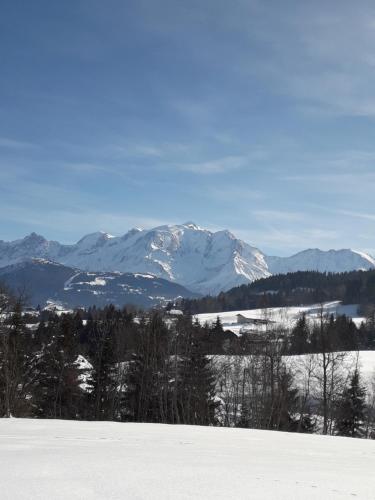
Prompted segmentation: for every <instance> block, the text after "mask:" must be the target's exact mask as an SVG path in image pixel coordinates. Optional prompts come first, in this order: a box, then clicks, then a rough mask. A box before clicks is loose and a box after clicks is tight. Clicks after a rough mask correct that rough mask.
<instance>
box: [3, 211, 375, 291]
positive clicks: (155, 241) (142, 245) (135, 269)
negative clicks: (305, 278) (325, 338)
mask: <svg viewBox="0 0 375 500" xmlns="http://www.w3.org/2000/svg"><path fill="white" fill-rule="evenodd" d="M28 258H45V259H47V260H51V261H55V262H58V263H60V264H64V265H66V266H68V267H74V268H78V269H81V270H82V271H93V272H129V273H150V274H153V275H155V276H158V277H160V278H163V279H166V280H168V281H171V282H174V283H179V284H181V285H183V286H184V287H186V288H187V289H189V290H192V291H193V292H196V293H200V294H212V295H214V294H217V293H219V292H221V291H225V290H229V289H230V288H233V287H235V286H238V285H241V284H246V283H251V282H252V281H255V280H257V279H260V278H265V277H267V276H271V275H273V274H284V273H287V272H295V271H303V270H317V271H320V272H325V271H327V272H344V271H351V270H357V269H358V270H359V269H363V270H367V269H373V268H375V259H374V258H373V257H371V256H370V255H368V254H365V253H364V252H360V251H355V250H350V249H342V250H328V251H323V250H319V249H307V250H303V251H302V252H298V253H296V254H294V255H292V256H290V257H276V256H267V255H266V254H265V253H263V252H262V251H261V250H259V249H258V248H257V247H255V246H252V245H250V244H248V243H246V242H245V241H243V240H241V239H239V238H236V236H235V235H234V234H233V233H231V232H230V231H228V230H220V231H216V232H213V231H210V230H208V229H204V228H202V227H200V226H198V225H197V224H195V223H194V222H191V221H188V222H186V223H184V224H179V225H178V224H176V225H161V226H158V227H155V228H151V229H139V228H133V229H131V230H129V231H128V232H127V233H125V234H124V235H122V236H112V235H110V234H108V233H105V232H102V231H98V232H95V233H90V234H87V235H85V236H83V237H82V238H81V239H80V240H79V241H77V243H74V244H71V245H67V244H61V243H59V242H57V241H53V240H51V241H49V240H47V239H46V238H44V237H43V236H41V235H38V234H36V233H31V234H30V235H27V236H26V237H25V238H23V239H18V240H15V241H11V242H5V241H0V267H5V266H8V265H11V264H14V263H17V262H22V261H23V260H26V259H28Z"/></svg>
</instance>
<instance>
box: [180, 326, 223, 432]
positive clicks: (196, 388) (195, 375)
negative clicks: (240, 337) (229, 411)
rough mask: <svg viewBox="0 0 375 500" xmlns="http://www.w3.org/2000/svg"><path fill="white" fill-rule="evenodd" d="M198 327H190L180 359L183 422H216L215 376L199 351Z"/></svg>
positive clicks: (210, 365)
mask: <svg viewBox="0 0 375 500" xmlns="http://www.w3.org/2000/svg"><path fill="white" fill-rule="evenodd" d="M199 333H200V328H196V327H194V329H193V332H192V335H191V338H190V345H189V351H188V352H187V353H186V355H184V356H183V358H182V361H181V380H182V391H181V394H180V397H181V406H182V408H183V412H182V414H183V420H184V423H185V424H192V425H211V424H214V423H215V422H216V417H215V412H216V409H217V407H218V402H217V401H216V391H215V375H214V372H213V369H212V364H211V360H210V358H209V357H208V356H206V355H205V354H204V353H203V352H202V348H201V344H200V342H199Z"/></svg>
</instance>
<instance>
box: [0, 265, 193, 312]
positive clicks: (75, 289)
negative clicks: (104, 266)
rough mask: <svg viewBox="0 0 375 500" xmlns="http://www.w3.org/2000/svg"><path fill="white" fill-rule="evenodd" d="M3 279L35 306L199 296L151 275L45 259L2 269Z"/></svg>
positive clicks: (145, 302)
mask: <svg viewBox="0 0 375 500" xmlns="http://www.w3.org/2000/svg"><path fill="white" fill-rule="evenodd" d="M0 281H1V282H2V283H4V284H5V285H7V286H8V287H9V288H11V289H12V290H13V291H16V292H18V291H20V292H22V293H24V294H25V295H26V297H27V299H29V300H30V301H31V303H32V305H34V306H36V305H38V304H40V305H44V304H45V303H46V302H47V301H48V300H51V301H54V302H60V303H62V304H64V305H66V306H68V307H87V306H93V305H96V306H100V307H103V306H105V305H108V304H114V305H116V306H119V307H121V306H124V305H126V304H133V305H136V306H141V307H151V306H155V305H159V304H165V303H166V302H168V301H170V300H173V299H176V298H177V297H186V298H188V297H197V296H198V295H197V294H195V293H193V292H190V291H189V290H187V289H186V288H184V287H183V286H181V285H178V284H177V283H171V282H170V281H167V280H165V279H162V278H157V277H156V276H153V275H151V274H140V273H135V274H133V273H119V272H117V273H115V272H114V273H111V272H87V271H80V270H79V269H73V268H71V267H67V266H64V265H62V264H57V263H55V262H51V261H48V260H43V259H31V260H25V261H23V262H21V263H18V264H13V265H11V266H7V267H3V268H1V269H0Z"/></svg>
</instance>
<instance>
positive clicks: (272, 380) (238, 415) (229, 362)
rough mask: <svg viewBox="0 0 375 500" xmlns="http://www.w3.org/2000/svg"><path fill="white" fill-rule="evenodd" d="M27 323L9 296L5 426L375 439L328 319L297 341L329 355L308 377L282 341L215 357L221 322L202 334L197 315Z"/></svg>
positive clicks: (111, 311)
mask: <svg viewBox="0 0 375 500" xmlns="http://www.w3.org/2000/svg"><path fill="white" fill-rule="evenodd" d="M26 321H27V316H25V314H24V312H23V304H22V301H21V300H20V299H17V298H9V297H8V296H7V295H5V294H0V415H1V416H3V417H10V416H14V417H34V418H59V419H77V420H109V421H123V422H126V421H132V422H155V423H172V424H192V425H221V426H236V427H246V428H258V429H269V430H284V431H293V432H323V433H324V434H329V433H332V434H340V435H350V436H361V437H373V426H374V398H373V399H371V397H370V396H371V394H372V393H371V392H366V390H365V388H364V386H363V384H362V380H361V374H360V369H359V366H355V367H351V368H350V370H349V369H348V370H347V371H346V372H345V373H342V366H343V363H342V359H341V357H342V356H344V354H343V353H337V352H334V351H332V349H331V347H332V346H331V344H330V342H329V337H330V335H331V334H330V331H331V328H333V326H332V322H330V320H328V319H326V318H323V316H322V318H321V322H320V323H319V324H318V329H317V330H314V329H312V328H310V327H309V326H306V325H304V324H303V321H302V319H301V322H300V323H299V324H298V325H297V326H296V329H295V331H294V335H295V337H296V338H297V331H298V329H299V330H301V329H303V328H306V329H308V330H309V328H310V330H309V335H308V336H307V344H309V342H308V339H309V338H310V337H309V336H311V335H312V333H313V334H314V335H315V337H316V339H315V341H316V346H319V352H311V351H309V354H307V355H305V356H302V357H300V358H301V359H303V363H305V365H304V366H303V367H301V366H299V367H298V369H297V368H296V367H295V366H293V363H291V362H290V360H291V359H294V357H293V356H292V357H290V356H286V354H288V353H287V352H286V351H285V345H286V344H285V342H284V341H280V337H279V335H278V333H277V332H270V336H271V337H272V335H275V338H274V340H272V339H271V337H270V340H269V342H267V343H264V344H262V345H257V346H255V347H254V349H249V350H248V351H245V352H242V353H240V355H239V354H238V353H237V354H233V353H232V354H230V353H227V354H225V355H223V354H219V355H217V354H215V353H213V352H212V351H213V350H214V348H213V346H215V342H217V338H221V340H222V343H223V344H225V343H226V344H228V342H227V341H228V338H226V336H225V332H223V329H222V325H221V323H220V320H219V319H218V320H217V321H216V322H214V323H213V325H211V326H210V325H203V326H202V325H200V324H199V323H198V322H197V321H196V320H194V319H193V318H192V317H191V316H189V315H183V316H179V317H177V318H173V317H171V316H170V315H166V314H163V313H162V312H160V311H150V312H147V313H139V312H138V313H135V312H134V311H129V310H127V309H122V310H120V309H116V308H115V307H113V306H108V307H106V308H104V309H95V308H93V309H90V310H88V311H85V312H83V311H79V310H78V311H75V312H73V313H67V314H61V315H57V314H55V313H53V312H51V313H48V314H47V315H45V317H44V320H43V321H40V322H39V323H38V324H34V325H33V326H31V325H29V324H27V323H26ZM336 326H337V327H338V325H336ZM292 340H293V339H292ZM294 340H295V339H294ZM294 340H293V341H294ZM244 342H245V341H244ZM314 350H318V349H314Z"/></svg>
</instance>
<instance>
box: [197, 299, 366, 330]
mask: <svg viewBox="0 0 375 500" xmlns="http://www.w3.org/2000/svg"><path fill="white" fill-rule="evenodd" d="M320 310H321V305H320V304H313V305H310V306H298V307H271V308H267V309H248V310H242V311H228V312H216V313H203V314H197V315H196V316H195V317H196V318H197V319H198V321H199V323H200V324H201V325H204V324H205V323H206V322H207V323H208V324H212V323H213V322H215V321H216V318H217V317H219V318H220V320H221V322H222V324H223V328H224V329H227V330H231V331H232V332H233V333H235V334H237V335H238V334H240V333H241V329H242V328H245V329H246V328H248V327H247V326H246V325H241V324H238V323H237V314H242V315H243V316H245V317H247V318H254V319H255V318H256V319H268V320H270V321H271V322H274V323H272V324H271V325H268V326H267V327H265V326H259V325H258V326H256V329H257V330H260V331H262V330H265V329H266V328H268V329H270V328H272V327H279V326H281V327H283V328H292V327H293V326H294V325H295V323H296V321H297V320H298V319H299V318H300V317H301V315H302V314H303V313H305V314H306V317H307V318H308V319H310V320H311V321H314V320H315V321H316V320H317V319H318V318H319V315H320ZM323 310H324V315H331V314H333V315H334V316H337V315H343V314H345V315H346V316H348V317H350V318H352V319H353V321H354V322H355V323H356V325H357V326H359V325H360V324H361V322H362V321H364V320H365V318H362V317H360V316H359V314H358V311H357V310H358V306H357V305H356V304H350V305H343V304H341V302H340V301H334V302H326V303H324V304H323Z"/></svg>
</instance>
